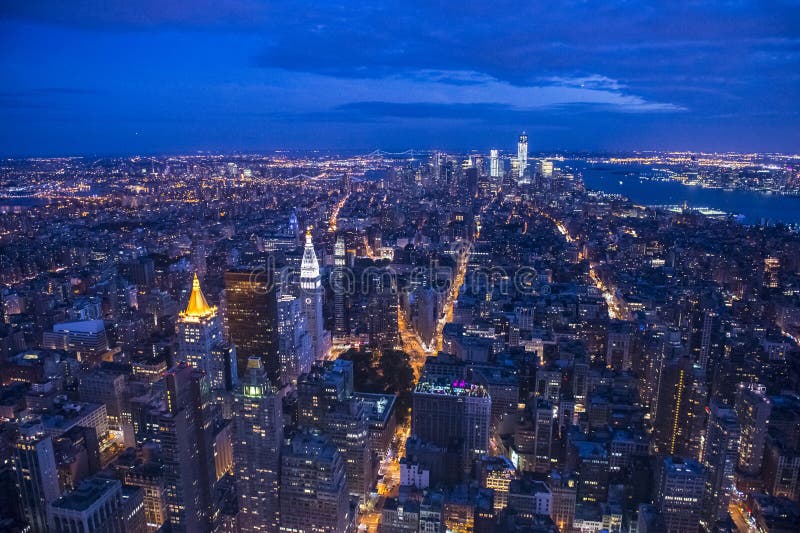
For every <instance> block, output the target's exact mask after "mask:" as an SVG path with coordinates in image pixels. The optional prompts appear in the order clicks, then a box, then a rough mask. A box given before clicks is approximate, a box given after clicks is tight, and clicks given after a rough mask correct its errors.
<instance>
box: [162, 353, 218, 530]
mask: <svg viewBox="0 0 800 533" xmlns="http://www.w3.org/2000/svg"><path fill="white" fill-rule="evenodd" d="M163 386H164V408H163V409H162V411H161V412H160V414H159V416H158V438H159V440H160V442H161V458H162V461H163V463H164V485H165V488H166V492H167V515H168V520H169V523H170V526H171V528H172V531H180V532H187V533H188V532H194V531H208V530H209V529H210V527H211V517H212V505H211V484H212V480H213V472H214V463H213V457H212V445H213V441H212V438H213V434H212V429H213V428H212V421H211V420H210V418H211V417H210V399H211V390H210V388H209V385H208V378H207V376H206V375H205V373H203V372H202V371H200V370H196V369H194V368H192V367H190V366H188V365H187V364H185V363H180V364H178V365H176V366H175V367H173V368H172V369H170V370H169V371H168V372H167V374H166V375H165V376H164V378H163Z"/></svg>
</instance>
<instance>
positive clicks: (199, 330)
mask: <svg viewBox="0 0 800 533" xmlns="http://www.w3.org/2000/svg"><path fill="white" fill-rule="evenodd" d="M176 328H177V330H178V354H177V355H178V360H179V361H185V362H187V363H189V365H190V366H192V367H194V368H197V369H200V370H202V371H204V372H205V373H206V374H208V378H209V385H210V386H211V388H212V389H214V390H223V389H225V388H227V387H226V384H227V383H230V381H231V379H230V378H229V377H228V376H229V375H230V373H231V368H232V365H231V361H230V360H227V361H226V360H224V359H223V358H228V357H230V356H231V353H230V350H228V351H226V350H220V349H218V348H222V344H223V339H222V327H221V325H220V321H219V316H218V313H217V308H216V306H211V305H208V302H207V301H206V298H205V296H204V295H203V291H202V290H201V289H200V280H199V279H198V278H197V274H195V276H194V280H193V281H192V293H191V295H190V296H189V303H188V304H187V306H186V309H185V310H184V311H183V312H182V313H180V314H179V316H178V322H177V325H176ZM233 366H235V362H234V365H233Z"/></svg>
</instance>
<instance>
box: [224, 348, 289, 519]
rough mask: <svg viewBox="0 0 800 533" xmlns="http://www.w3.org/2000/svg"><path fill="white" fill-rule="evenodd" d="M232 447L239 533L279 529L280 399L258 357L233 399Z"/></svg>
mask: <svg viewBox="0 0 800 533" xmlns="http://www.w3.org/2000/svg"><path fill="white" fill-rule="evenodd" d="M235 400H236V403H235V407H234V410H235V411H234V412H235V417H234V425H235V436H234V443H233V454H234V468H235V472H236V492H237V494H238V497H239V513H240V514H239V520H240V527H241V530H242V531H243V532H256V531H257V532H267V533H274V532H277V531H279V524H280V504H279V501H278V498H279V494H278V489H279V483H280V464H281V459H280V451H281V446H282V445H283V409H282V402H281V396H280V394H279V393H278V391H277V390H276V389H275V388H274V387H273V386H272V385H271V384H270V382H269V378H268V376H267V374H266V370H265V369H264V366H263V364H262V363H261V359H259V358H257V357H251V358H250V360H249V361H248V368H247V372H246V373H245V375H244V376H243V377H242V381H241V385H240V386H239V390H238V392H237V393H236V396H235Z"/></svg>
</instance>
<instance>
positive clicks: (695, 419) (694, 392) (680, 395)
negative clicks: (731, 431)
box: [653, 356, 706, 457]
mask: <svg viewBox="0 0 800 533" xmlns="http://www.w3.org/2000/svg"><path fill="white" fill-rule="evenodd" d="M705 398H706V390H705V378H704V374H703V371H702V368H700V367H699V366H698V365H695V364H693V363H692V361H691V360H690V359H689V357H685V356H684V357H678V358H677V359H675V360H673V361H671V362H669V363H668V364H667V365H666V366H665V367H664V369H663V370H662V372H661V382H660V384H659V393H658V405H657V410H656V413H657V414H656V418H655V422H654V431H653V443H654V445H655V447H656V449H657V451H658V453H659V455H676V454H677V455H685V456H687V457H698V454H699V451H700V448H701V436H702V432H703V429H704V428H705Z"/></svg>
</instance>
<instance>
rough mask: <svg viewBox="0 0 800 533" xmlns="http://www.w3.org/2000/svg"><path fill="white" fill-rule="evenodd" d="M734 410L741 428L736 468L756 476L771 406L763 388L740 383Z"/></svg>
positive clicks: (753, 384)
mask: <svg viewBox="0 0 800 533" xmlns="http://www.w3.org/2000/svg"><path fill="white" fill-rule="evenodd" d="M735 408H736V415H737V417H738V419H739V426H740V428H741V438H740V440H739V465H738V468H739V470H740V471H741V472H743V473H745V474H747V475H749V476H757V475H758V474H760V473H761V464H762V462H763V460H764V444H765V442H766V439H767V429H768V428H767V424H768V423H769V415H770V412H771V410H772V405H771V403H770V401H769V398H767V395H766V393H765V390H764V387H763V386H760V385H758V384H756V383H751V384H748V385H745V384H744V383H742V384H740V385H739V391H738V393H737V395H736V407H735Z"/></svg>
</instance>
